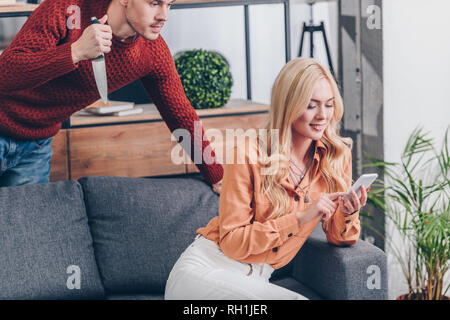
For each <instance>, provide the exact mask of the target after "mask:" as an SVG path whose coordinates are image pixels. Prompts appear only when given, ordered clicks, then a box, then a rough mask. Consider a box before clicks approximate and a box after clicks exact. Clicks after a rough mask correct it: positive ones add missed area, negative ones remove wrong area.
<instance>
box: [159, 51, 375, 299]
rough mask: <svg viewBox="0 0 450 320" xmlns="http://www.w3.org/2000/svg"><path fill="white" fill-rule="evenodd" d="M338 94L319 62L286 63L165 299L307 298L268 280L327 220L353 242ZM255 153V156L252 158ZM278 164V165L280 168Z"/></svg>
mask: <svg viewBox="0 0 450 320" xmlns="http://www.w3.org/2000/svg"><path fill="white" fill-rule="evenodd" d="M342 114H343V104H342V98H341V96H340V94H339V90H338V88H337V85H336V83H335V81H334V79H333V77H332V76H331V74H330V72H329V71H328V70H327V69H326V68H324V67H323V66H322V65H321V64H319V63H318V62H317V61H316V60H314V59H306V58H297V59H294V60H292V61H290V62H289V63H288V64H286V65H285V66H284V67H283V69H282V70H281V72H280V74H279V75H278V77H277V79H276V80H275V83H274V85H273V88H272V97H271V108H270V113H269V120H268V121H267V124H266V125H265V127H264V128H265V129H267V130H268V132H272V133H274V132H275V133H276V135H271V134H268V135H267V137H266V136H264V135H260V136H259V137H258V138H257V139H253V140H251V141H250V144H249V145H250V146H249V148H235V150H234V151H235V152H236V157H235V159H234V160H236V159H237V158H239V157H243V158H244V159H245V161H244V163H243V164H239V163H242V162H237V161H235V162H233V163H229V164H226V165H225V173H224V179H223V186H222V191H221V194H220V202H219V216H218V217H215V218H213V219H211V221H210V222H209V223H208V225H207V226H205V227H203V228H200V229H198V230H197V237H196V239H195V241H194V242H193V243H192V244H191V245H190V246H189V247H188V248H187V249H186V250H185V251H184V252H183V254H182V255H181V257H180V258H179V259H178V261H177V262H176V264H175V265H174V267H173V269H172V271H171V273H170V275H169V278H168V280H167V285H166V293H165V298H166V299H306V298H305V297H303V296H301V295H300V294H298V293H296V292H293V291H290V290H288V289H285V288H282V287H279V286H276V285H274V284H271V283H270V282H269V279H270V276H271V274H272V272H273V271H274V270H275V269H278V268H281V267H283V266H285V265H286V264H288V263H289V261H291V260H292V259H293V258H294V257H295V255H296V254H297V253H298V252H299V250H300V248H301V247H302V245H303V244H304V242H305V241H306V239H307V238H308V236H309V235H310V234H311V232H312V231H313V230H314V228H315V227H316V225H317V224H318V223H319V222H321V221H322V228H323V230H324V231H325V233H326V237H327V239H328V241H329V242H331V243H333V244H335V245H338V246H343V245H351V244H354V243H355V242H356V241H357V240H358V238H359V234H360V222H359V218H358V213H359V212H358V211H359V209H360V208H361V207H362V206H364V205H365V204H366V200H367V193H366V190H365V189H364V188H361V190H360V191H361V196H360V197H359V198H358V196H357V195H356V193H354V192H352V193H351V195H350V197H348V196H346V191H347V190H348V189H349V188H350V186H351V182H352V159H351V147H352V141H351V139H349V138H343V137H341V136H340V135H339V129H338V126H339V122H340V120H341V118H342ZM254 155H256V156H257V161H255V159H254ZM275 164H276V165H275Z"/></svg>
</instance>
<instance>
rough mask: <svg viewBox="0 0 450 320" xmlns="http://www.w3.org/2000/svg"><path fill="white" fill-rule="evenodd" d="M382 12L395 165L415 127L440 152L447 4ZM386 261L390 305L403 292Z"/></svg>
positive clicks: (449, 73)
mask: <svg viewBox="0 0 450 320" xmlns="http://www.w3.org/2000/svg"><path fill="white" fill-rule="evenodd" d="M382 10H383V42H384V43H383V46H384V70H383V73H384V126H383V127H384V158H385V161H399V160H400V152H401V150H402V148H403V147H404V145H405V143H406V141H407V138H408V135H409V134H410V133H411V132H412V130H413V129H414V128H415V127H416V126H417V125H423V126H424V128H425V129H426V130H429V131H431V135H432V136H434V137H435V138H436V141H437V142H438V143H437V145H438V146H439V147H440V146H441V144H442V138H443V135H444V132H445V128H446V127H447V126H448V125H449V124H450V37H449V35H450V32H449V30H450V19H449V18H448V12H450V2H449V1H444V0H426V1H425V0H396V1H383V9H382ZM388 256H389V279H390V281H389V284H390V294H389V295H390V298H393V299H395V298H396V297H397V296H398V295H400V294H403V293H406V292H407V287H406V286H405V283H404V282H403V277H402V275H401V274H400V273H399V270H398V269H397V268H396V267H395V262H394V260H393V255H392V254H391V252H389V251H388ZM447 282H448V281H447Z"/></svg>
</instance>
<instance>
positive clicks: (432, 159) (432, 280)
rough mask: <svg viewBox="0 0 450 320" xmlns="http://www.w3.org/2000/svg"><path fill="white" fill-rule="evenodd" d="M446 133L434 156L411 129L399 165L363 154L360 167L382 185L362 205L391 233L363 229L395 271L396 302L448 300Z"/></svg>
mask: <svg viewBox="0 0 450 320" xmlns="http://www.w3.org/2000/svg"><path fill="white" fill-rule="evenodd" d="M448 131H449V128H447V130H446V132H445V137H444V143H443V146H442V148H441V150H440V151H437V150H436V149H435V147H434V142H433V139H431V138H429V133H424V132H423V128H416V129H415V130H414V131H413V132H412V134H411V135H410V137H409V139H408V142H407V143H406V146H405V148H404V150H403V152H402V154H401V161H400V162H399V163H392V162H385V161H381V160H378V159H375V158H374V157H372V156H371V155H369V154H367V153H365V154H366V156H367V158H368V159H369V160H370V163H369V164H366V165H364V167H378V168H379V169H380V170H382V172H384V176H385V181H384V183H383V182H382V181H377V182H376V184H375V185H374V187H373V189H372V190H371V191H370V192H369V195H368V201H369V202H370V203H372V204H374V205H375V206H377V207H379V208H381V210H382V211H383V212H384V214H385V217H386V222H387V225H388V226H389V225H390V226H392V228H393V231H394V233H392V232H390V231H389V232H388V233H385V232H383V230H384V229H383V228H380V227H379V226H378V227H377V226H373V225H372V226H368V227H369V228H371V229H372V230H374V231H375V232H377V233H378V234H380V236H382V237H383V238H384V239H385V243H386V245H387V246H389V247H390V248H391V249H392V252H393V254H394V256H395V258H396V260H397V261H398V263H399V264H400V266H401V270H402V273H403V275H404V277H405V279H406V282H407V283H408V287H409V290H408V293H407V294H404V295H402V296H400V297H398V298H397V299H399V300H441V299H446V300H448V299H449V298H448V297H447V296H445V294H446V292H447V290H448V289H449V286H446V287H445V288H444V276H445V275H446V273H447V271H448V270H449V266H450V257H449V256H450V204H449V199H450V184H449V167H450V154H449V146H448ZM363 215H365V216H367V217H369V218H371V216H370V214H363ZM395 234H397V236H395ZM383 235H387V236H383Z"/></svg>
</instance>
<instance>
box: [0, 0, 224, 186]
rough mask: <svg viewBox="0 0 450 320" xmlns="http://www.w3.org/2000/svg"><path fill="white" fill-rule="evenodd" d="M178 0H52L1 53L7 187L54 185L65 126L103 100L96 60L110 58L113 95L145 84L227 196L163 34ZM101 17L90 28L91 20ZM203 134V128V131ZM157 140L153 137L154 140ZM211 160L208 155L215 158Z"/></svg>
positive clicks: (0, 134) (1, 135)
mask: <svg viewBox="0 0 450 320" xmlns="http://www.w3.org/2000/svg"><path fill="white" fill-rule="evenodd" d="M173 2H174V0H95V1H92V0H45V1H44V2H43V3H42V4H40V5H39V7H38V8H37V9H36V10H35V11H34V12H33V14H32V15H31V16H30V17H29V18H28V20H27V21H26V23H25V24H24V26H23V27H22V29H21V30H20V31H19V33H18V34H17V35H16V37H15V38H14V40H13V41H12V42H11V44H10V45H9V47H8V48H7V49H6V50H5V51H4V52H3V54H2V55H1V56H0V70H1V72H0V161H1V170H0V186H11V185H20V184H26V183H41V182H47V181H48V179H49V172H50V158H51V155H52V151H51V141H52V139H53V136H54V135H55V134H56V133H57V132H58V130H59V129H60V128H61V122H63V121H64V120H67V119H68V118H69V117H70V116H71V115H72V114H73V113H74V112H76V111H78V110H80V109H82V108H84V107H85V106H87V105H90V104H92V103H93V102H95V101H97V100H98V99H99V94H98V91H97V86H96V83H95V78H94V74H93V70H92V65H91V61H92V59H93V58H95V57H97V56H99V55H100V54H101V53H104V54H105V62H106V71H107V75H108V90H109V92H112V91H115V90H117V89H119V88H121V87H123V86H125V85H126V84H129V83H131V82H133V81H135V80H137V79H141V81H142V84H143V85H144V87H145V89H146V90H147V92H148V94H149V96H150V97H151V99H152V101H153V102H154V103H155V104H156V106H157V108H158V110H159V112H160V113H161V116H162V118H163V119H164V121H165V122H166V124H167V126H168V127H169V129H170V130H171V131H174V130H176V129H179V128H182V129H185V130H188V131H189V132H190V136H191V145H192V147H191V150H192V152H191V157H192V158H194V153H195V152H197V153H199V150H201V151H200V152H201V154H202V155H204V156H205V155H206V158H205V157H202V163H197V167H198V168H199V170H200V172H201V174H202V175H203V177H204V179H205V180H206V181H207V182H208V183H209V184H211V185H213V189H214V190H215V191H216V192H218V191H220V181H221V180H222V175H223V169H222V166H221V165H220V164H218V163H216V161H215V155H214V152H213V151H212V150H211V146H210V144H209V141H208V140H207V139H206V138H205V139H204V137H203V136H204V131H203V129H202V130H195V131H194V122H195V121H199V118H198V116H197V114H196V112H195V110H194V109H193V108H192V106H191V104H190V103H189V101H188V99H187V98H186V95H185V93H184V90H183V87H182V84H181V81H180V78H179V76H178V73H177V71H176V68H175V64H174V61H173V58H172V56H171V53H170V51H169V49H168V47H167V45H166V43H165V42H164V40H163V38H162V37H161V35H160V34H159V32H160V30H161V28H162V26H163V25H164V23H165V22H166V21H167V14H168V10H169V9H170V6H171V5H172V3H173ZM94 16H95V17H101V18H100V24H94V25H92V24H91V17H94ZM198 131H201V133H199V132H198ZM148 138H149V139H151V137H148ZM208 155H209V157H208Z"/></svg>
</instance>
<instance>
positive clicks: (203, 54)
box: [174, 49, 233, 109]
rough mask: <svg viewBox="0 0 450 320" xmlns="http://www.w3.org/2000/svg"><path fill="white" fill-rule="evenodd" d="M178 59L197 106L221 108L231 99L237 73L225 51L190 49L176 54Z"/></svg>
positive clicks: (189, 92)
mask: <svg viewBox="0 0 450 320" xmlns="http://www.w3.org/2000/svg"><path fill="white" fill-rule="evenodd" d="M174 60H175V66H176V68H177V71H178V73H179V75H180V78H181V82H182V83H183V88H184V91H185V92H186V96H187V98H188V99H189V101H190V102H191V104H192V106H193V107H194V108H195V109H208V108H218V107H222V106H223V105H225V104H226V103H227V102H228V100H229V99H230V95H231V87H232V85H233V77H232V76H231V72H230V67H229V65H228V62H227V61H226V59H225V58H224V57H223V56H222V55H221V54H219V53H217V52H212V51H207V50H202V49H199V50H188V51H184V52H181V53H179V54H177V55H175V58H174Z"/></svg>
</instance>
